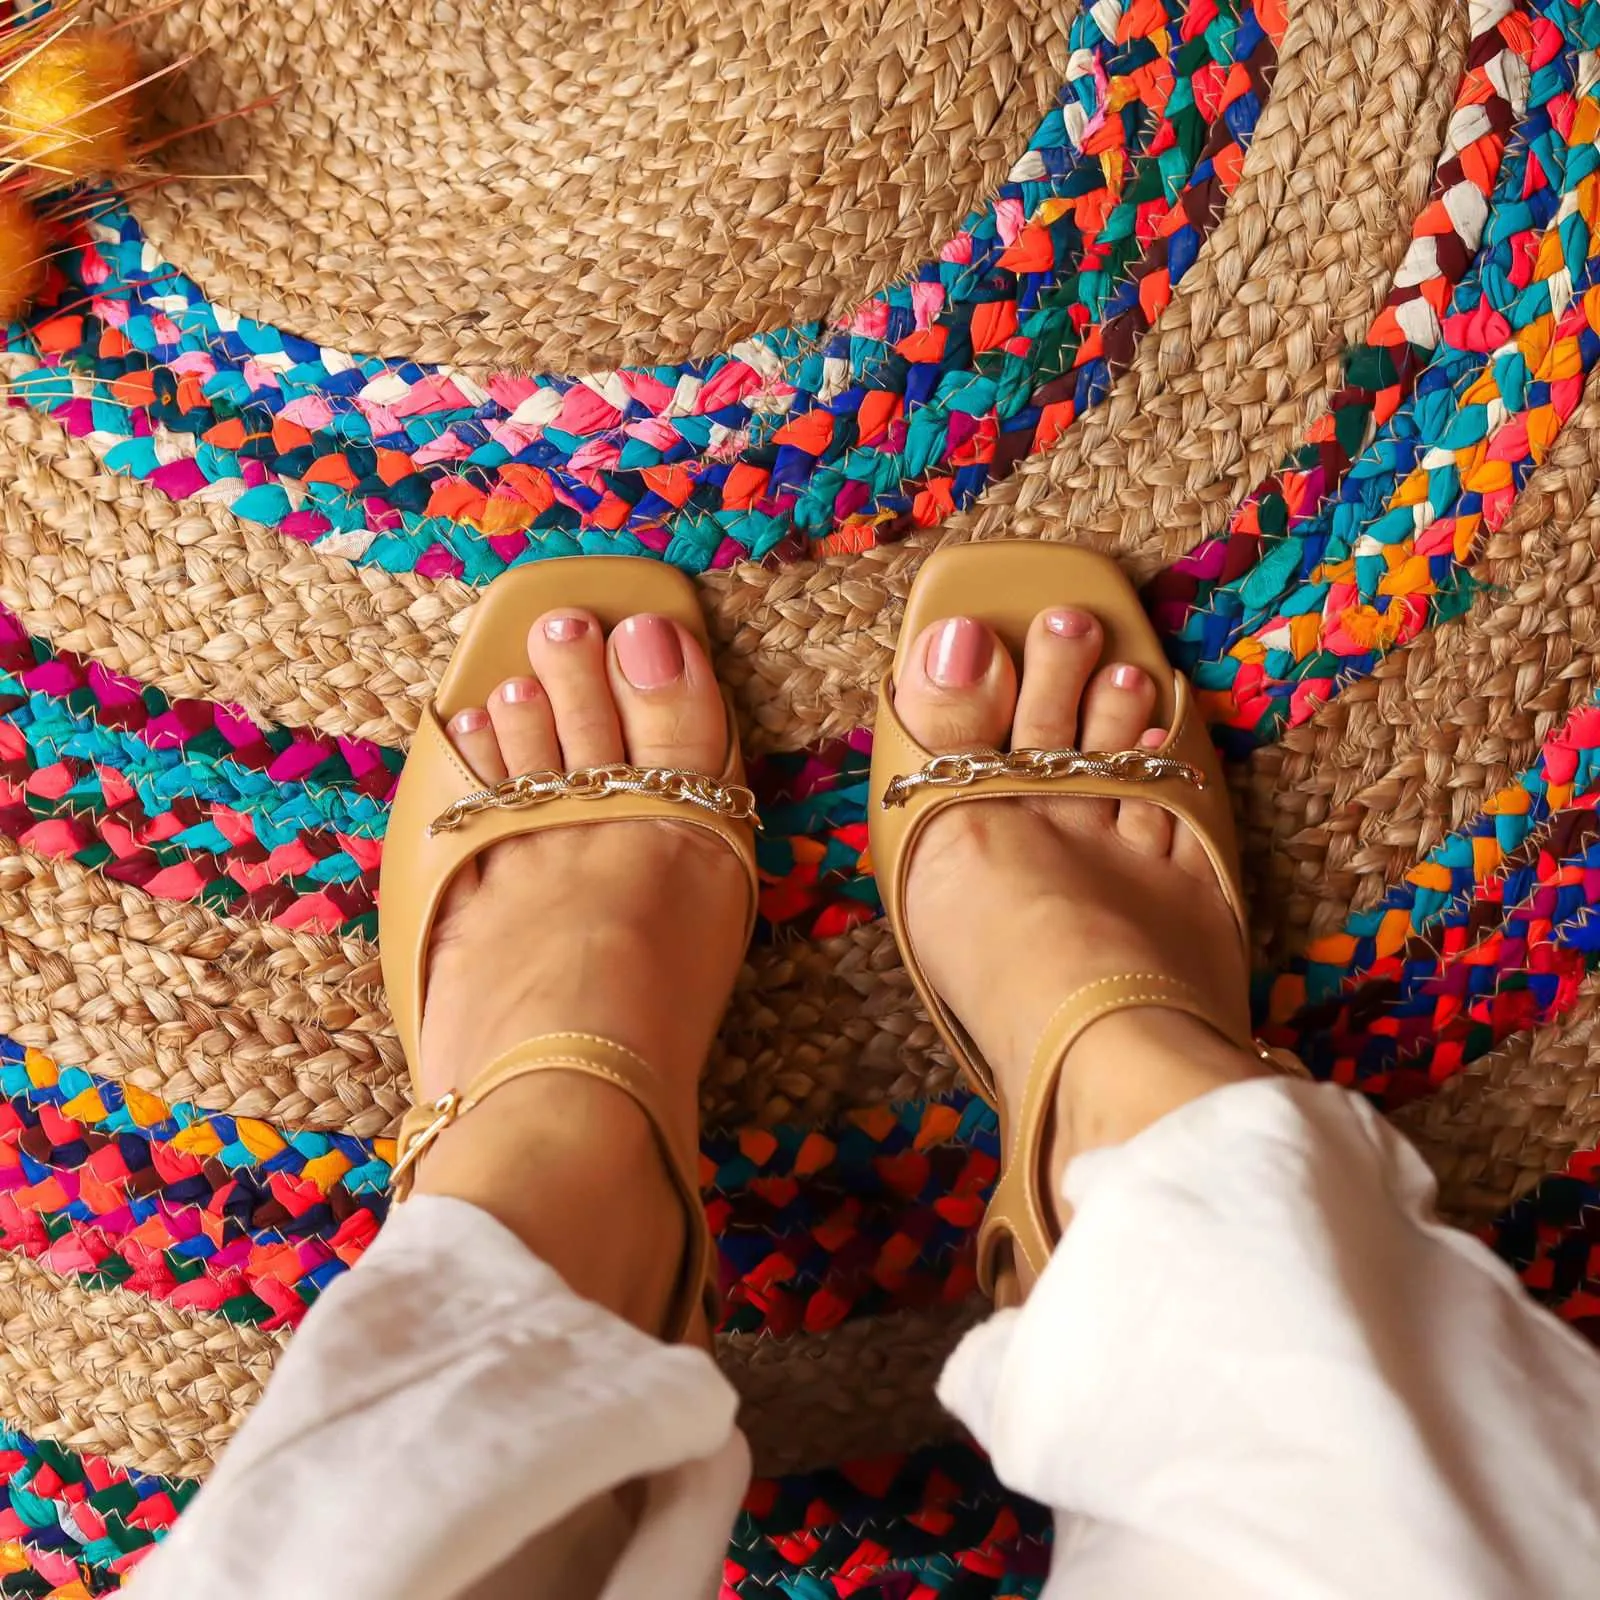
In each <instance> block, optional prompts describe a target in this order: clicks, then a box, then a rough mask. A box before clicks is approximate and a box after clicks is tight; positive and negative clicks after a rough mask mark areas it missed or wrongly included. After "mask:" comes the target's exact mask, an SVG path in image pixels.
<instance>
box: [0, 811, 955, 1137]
mask: <svg viewBox="0 0 1600 1600" xmlns="http://www.w3.org/2000/svg"><path fill="white" fill-rule="evenodd" d="M0 930H3V931H0V1033H5V1034H9V1035H10V1036H11V1037H12V1038H15V1039H16V1040H17V1041H18V1042H19V1043H21V1044H24V1045H28V1046H31V1047H33V1048H35V1049H39V1050H43V1051H44V1052H45V1053H46V1054H48V1055H50V1056H52V1057H54V1058H55V1059H57V1060H60V1061H63V1062H70V1063H71V1064H73V1065H75V1066H81V1067H84V1068H85V1069H87V1070H88V1071H91V1072H94V1073H97V1074H99V1075H100V1076H102V1077H107V1078H112V1079H116V1080H118V1081H127V1082H129V1083H132V1084H134V1085H135V1086H136V1087H138V1088H141V1089H145V1090H148V1091H150V1092H151V1093H153V1094H157V1095H159V1096H161V1098H163V1099H165V1100H168V1101H175V1100H182V1101H188V1102H191V1103H193V1104H195V1105H198V1106H201V1107H203V1108H205V1109H206V1110H211V1111H225V1112H228V1113H231V1114H233V1115H236V1116H248V1117H259V1118H261V1119H262V1120H264V1121H267V1122H272V1123H276V1124H279V1125H282V1126H286V1127H291V1128H311V1129H318V1130H337V1131H341V1132H345V1133H353V1134H357V1135H359V1136H361V1137H363V1138H378V1137H383V1136H386V1135H389V1134H392V1133H393V1132H394V1130H395V1127H396V1126H397V1125H398V1122H399V1119H400V1115H401V1113H402V1111H403V1110H404V1108H405V1106H406V1104H407V1103H408V1090H407V1087H406V1073H405V1066H404V1063H403V1061H402V1059H401V1055H400V1049H399V1044H398V1041H397V1040H396V1038H395V1035H394V1027H393V1023H392V1021H391V1019H390V1016H389V1011H388V1006H387V1004H386V1002H385V999H384V995H383V990H382V988H381V986H380V984H379V982H378V971H377V950H376V948H375V946H374V945H373V944H372V943H371V942H370V941H368V940H365V939H359V938H354V937H351V938H337V937H335V936H333V935H329V934H312V933H303V932H298V931H296V930H293V929H289V928H283V927H278V926H276V925H274V924H270V923H259V922H251V921H243V920H240V919H237V918H231V917H222V916H219V915H217V914H216V913H215V912H212V911H210V910H208V909H207V908H206V907H204V906H201V905H198V904H194V903H192V902H185V901H174V900H158V899H155V898H153V897H151V896H149V895H147V894H145V893H144V891H143V890H140V889H137V888H133V887H131V886H129V885H125V884H115V883H112V882H110V881H109V880H107V879H106V878H104V877H103V876H101V875H100V874H99V873H96V872H92V871H90V870H88V869H86V868H84V867H81V866H78V865H77V864H76V863H74V862H71V861H62V860H46V859H44V858H42V857H40V856H38V855H35V854H33V853H31V852H29V851H26V850H19V849H17V847H16V846H15V845H14V844H13V843H11V842H10V841H8V840H4V839H0ZM954 1082H955V1074H954V1068H953V1066H952V1064H951V1062H950V1060H949V1058H948V1057H947V1056H946V1054H945V1052H944V1050H943V1049H942V1047H941V1046H940V1045H939V1042H938V1038H937V1035H936V1034H935V1033H934V1031H933V1027H932V1025H931V1024H930V1023H929V1022H928V1020H927V1018H926V1017H925V1016H924V1015H923V1013H922V1011H921V1008H920V1007H919V1006H918V1005H917V1003H916V1000H915V998H914V996H913V994H912V990H911V983H910V979H909V978H908V977H907V976H906V974H905V971H904V968H903V967H902V966H901V965H900V961H899V957H898V954H897V953H896V951H895V947H894V941H893V939H892V937H891V936H890V934H889V931H888V928H887V926H886V925H885V924H884V923H882V922H875V923H869V924H866V925H864V926H861V927H858V928H854V929H852V930H851V931H850V932H848V933H845V934H841V935H839V936H837V937H836V938H831V939H824V940H819V941H815V942H801V941H793V942H785V943H781V944H773V945H766V946H761V947H759V948H757V949H756V950H754V951H752V953H751V956H750V959H749V960H748V961H747V962H746V963H745V966H744V968H743V970H742V971H741V973H740V975H739V980H738V984H737V987H736V989H735V992H734V997H733V1001H732V1003H731V1005H730V1007H729V1010H728V1015H727V1019H726V1021H725V1023H724V1026H723V1029H722V1033H721V1035H720V1037H719V1039H718V1041H717V1043H716V1045H715V1046H714V1048H713V1051H712V1055H711V1059H710V1061H709V1062H708V1064H707V1067H706V1073H705V1078H704V1081H703V1084H702V1090H701V1104H702V1114H703V1116H704V1117H705V1119H706V1120H707V1121H708V1123H710V1124H712V1125H716V1126H734V1125H738V1124H743V1123H752V1122H757V1123H773V1122H794V1121H815V1120H820V1119H822V1118H825V1117H829V1116H832V1115H835V1114H837V1113H840V1112H843V1111H848V1110H851V1109H853V1108H856V1107H861V1106H867V1105H873V1104H879V1103H881V1102H883V1101H885V1100H890V1099H901V1100H904V1099H915V1098H920V1097H922V1096H925V1095H933V1094H941V1093H943V1092H944V1091H946V1090H947V1089H950V1088H952V1087H953V1086H954Z"/></svg>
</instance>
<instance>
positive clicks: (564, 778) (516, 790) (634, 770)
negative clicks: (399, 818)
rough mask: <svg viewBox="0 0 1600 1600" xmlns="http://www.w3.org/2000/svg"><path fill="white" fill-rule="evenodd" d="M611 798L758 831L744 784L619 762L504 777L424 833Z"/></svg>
mask: <svg viewBox="0 0 1600 1600" xmlns="http://www.w3.org/2000/svg"><path fill="white" fill-rule="evenodd" d="M615 794H634V795H644V796H646V797H648V798H650V799H652V800H674V801H678V802H680V803H681V804H683V805H687V806H698V807H699V808H700V809H701V810H702V811H714V812H715V813H716V814H717V815H718V816H720V817H727V818H729V819H730V820H732V821H734V822H754V823H755V825H756V827H757V828H760V826H761V821H760V819H759V818H758V817H757V816H756V797H755V795H754V794H752V793H751V792H750V790H748V789H746V788H745V787H744V786H743V785H742V784H737V783H718V782H717V780H716V779H715V778H708V777H706V775H705V774H704V773H702V772H683V771H680V770H679V769H678V768H676V767H633V766H629V765H628V764H627V763H626V762H621V761H617V762H613V763H612V764H611V765H610V766H605V767H580V768H579V769H578V771H576V772H524V773H522V774H521V775H520V776H518V777H515V778H507V779H506V780H505V781H504V782H503V783H497V784H495V785H494V786H493V787H492V788H488V789H480V790H478V791H477V793H475V794H469V795H463V796H462V797H461V799H459V800H457V801H455V802H454V804H452V805H450V806H449V807H447V808H446V809H445V810H444V811H443V812H441V813H440V815H439V816H438V817H436V818H435V819H434V821H433V823H432V824H431V825H430V826H429V828H428V832H429V834H430V835H432V834H435V833H449V832H450V830H451V829H452V828H459V827H460V826H461V824H462V823H463V822H465V821H466V820H467V818H468V817H475V816H477V814H478V813H479V812H480V811H499V810H503V809H507V808H510V809H517V808H520V807H524V806H537V805H543V804H544V802H545V801H546V800H604V799H606V798H607V797H608V796H610V795H615Z"/></svg>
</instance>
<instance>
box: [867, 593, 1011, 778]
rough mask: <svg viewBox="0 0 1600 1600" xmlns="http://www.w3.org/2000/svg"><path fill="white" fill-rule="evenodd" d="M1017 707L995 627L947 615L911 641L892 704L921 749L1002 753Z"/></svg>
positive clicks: (1008, 660) (1007, 658)
mask: <svg viewBox="0 0 1600 1600" xmlns="http://www.w3.org/2000/svg"><path fill="white" fill-rule="evenodd" d="M1016 705H1017V672H1016V668H1015V667H1014V666H1013V665H1012V662H1011V657H1010V655H1009V654H1008V653H1007V651H1006V649H1005V646H1004V645H1002V644H1001V643H1000V641H999V639H998V638H997V637H996V636H995V634H994V631H993V629H991V628H989V627H988V626H986V625H985V624H984V623H982V622H978V621H977V620H975V619H974V618H972V617H946V618H945V619H944V621H942V622H935V623H933V624H932V625H931V626H929V627H927V628H925V629H924V630H923V631H922V633H920V634H919V635H918V636H917V638H916V639H915V640H914V641H913V643H912V646H911V650H910V652H909V653H908V655H907V656H906V660H905V664H904V665H903V666H902V667H901V668H900V671H899V673H898V674H897V675H896V678H895V686H894V706H895V710H896V711H897V712H898V713H899V716H900V720H901V721H902V722H903V723H904V724H905V725H906V730H907V732H909V733H910V735H911V737H912V738H913V739H915V740H916V741H917V743H918V744H920V745H921V746H922V747H923V749H925V750H932V751H934V752H935V753H936V754H942V753H943V752H945V751H950V750H978V749H991V750H1003V749H1005V748H1006V746H1007V744H1008V743H1009V734H1010V728H1011V718H1012V714H1013V712H1014V711H1015V710H1016Z"/></svg>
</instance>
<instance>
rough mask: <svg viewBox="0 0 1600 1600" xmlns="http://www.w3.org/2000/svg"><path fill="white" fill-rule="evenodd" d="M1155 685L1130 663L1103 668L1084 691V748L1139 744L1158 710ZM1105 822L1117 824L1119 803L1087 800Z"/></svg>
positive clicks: (1121, 747) (1081, 736)
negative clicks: (1152, 716)
mask: <svg viewBox="0 0 1600 1600" xmlns="http://www.w3.org/2000/svg"><path fill="white" fill-rule="evenodd" d="M1155 704H1156V686H1155V683H1154V682H1153V681H1152V679H1151V677H1150V675H1149V673H1147V672H1145V671H1143V670H1142V669H1141V668H1139V667H1135V666H1130V665H1129V664H1128V663H1127V662H1113V663H1112V664H1111V665H1110V666H1105V667H1102V668H1101V669H1100V670H1099V671H1098V672H1097V673H1095V675H1094V676H1093V677H1092V678H1091V679H1090V680H1089V686H1088V688H1087V689H1085V690H1084V692H1083V711H1082V715H1081V719H1080V720H1081V724H1082V731H1081V732H1080V733H1079V735H1078V740H1079V746H1080V748H1081V749H1084V750H1089V751H1105V750H1127V749H1130V748H1131V747H1132V746H1134V745H1136V744H1137V743H1138V742H1139V735H1140V734H1141V733H1143V732H1144V730H1145V729H1146V728H1147V727H1149V725H1150V715H1151V713H1152V712H1153V711H1154V710H1155ZM1083 804H1084V807H1085V811H1086V813H1088V812H1090V811H1091V808H1092V814H1093V815H1094V816H1096V817H1098V818H1099V819H1100V820H1101V821H1102V822H1111V821H1114V820H1115V818H1116V815H1117V803H1116V802H1115V801H1111V800H1103V801H1084V802H1083Z"/></svg>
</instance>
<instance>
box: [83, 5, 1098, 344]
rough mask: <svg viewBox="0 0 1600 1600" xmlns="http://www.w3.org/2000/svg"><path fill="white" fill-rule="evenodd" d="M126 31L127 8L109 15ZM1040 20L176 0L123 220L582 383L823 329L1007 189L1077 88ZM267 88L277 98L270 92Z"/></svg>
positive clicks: (397, 338)
mask: <svg viewBox="0 0 1600 1600" xmlns="http://www.w3.org/2000/svg"><path fill="white" fill-rule="evenodd" d="M100 9H101V10H103V11H104V12H106V13H110V14H119V15H120V14H126V13H128V12H129V11H131V10H133V9H136V8H134V7H132V6H130V5H129V4H127V3H125V0H106V3H105V4H104V5H103V6H102V7H101V8H100ZM1066 20H1067V19H1066V16H1065V15H1064V14H1063V13H1062V12H1061V11H1060V10H1059V9H1058V8H1054V7H1051V6H1048V5H1045V4H1043V3H1042V0H1005V3H1003V4H1001V5H998V6H997V5H994V4H988V3H982V4H980V3H979V0H956V3H953V4H946V5H941V6H937V7H929V6H926V5H922V4H919V3H917V0H868V3H865V4H859V5H853V6H839V5H836V4H833V3H831V0H805V3H803V4H800V5H797V6H787V7H784V8H782V9H781V10H776V11H775V10H773V9H771V8H763V7H760V6H749V5H747V6H742V7H734V8H731V9H730V8H729V7H728V6H727V5H723V4H716V5H713V4H711V3H709V0H630V3H628V4H625V5H620V6H607V7H600V8H593V9H587V10H579V9H571V8H564V7H560V6H504V5H495V4H493V3H492V0H464V3H460V4H456V5H453V6H451V7H450V8H448V10H446V11H439V10H437V9H435V8H431V7H395V6H391V5H387V4H382V3H380V0H349V3H346V4H341V5H338V6H332V7H329V6H318V5H315V4H310V3H307V4H302V5H300V6H299V7H297V8H294V9H293V10H292V12H291V14H290V15H288V16H286V15H285V13H284V11H283V10H282V9H281V8H267V9H264V8H262V7H260V6H257V5H252V4H250V3H249V0H180V3H179V4H178V5H175V6H173V7H171V8H170V9H166V10H164V11H162V12H160V13H157V14H156V15H155V16H154V17H153V18H152V19H151V20H150V21H149V22H148V23H146V24H145V25H144V29H143V31H144V33H145V34H146V36H147V37H148V39H149V41H150V44H151V46H152V48H154V49H156V50H159V51H160V52H161V53H162V54H163V55H165V56H167V57H175V56H180V55H187V54H190V53H191V52H197V53H198V58H197V60H196V61H195V63H194V65H193V66H192V67H191V68H190V69H189V71H188V73H187V74H186V75H185V78H184V80H183V84H184V91H185V93H186V96H187V100H186V103H182V104H179V105H177V106H175V107H174V108H173V111H172V116H173V120H174V121H175V122H176V123H178V124H180V125H182V124H185V123H188V124H193V123H200V122H206V121H210V120H211V119H213V118H215V117H217V116H218V115H220V114H223V113H226V112H228V111H231V110H236V109H238V108H239V107H242V106H245V105H251V104H253V103H255V102H258V101H261V100H263V99H265V100H267V103H266V104H260V105H255V108H254V109H253V110H252V111H251V112H250V114H249V115H248V116H246V117H236V118H232V119H230V120H227V121H224V122H222V123H220V124H219V125H218V126H217V127H216V128H215V129H214V130H213V131H212V132H211V133H210V134H209V135H207V136H206V137H205V138H204V139H203V140H200V141H193V142H191V144H190V145H189V146H186V147H182V148H181V149H180V154H181V157H182V164H183V166H184V167H185V168H186V169H187V170H193V169H194V168H195V167H197V166H198V167H199V168H200V169H201V170H210V171H215V172H220V173H226V174H242V175H246V176H244V177H236V178H234V179H233V181H230V182H228V183H226V184H219V183H208V182H204V181H200V182H183V181H178V182H174V183H171V184H164V185H162V186H161V187H159V188H157V189H155V190H153V191H151V192H150V193H148V194H141V195H139V196H137V197H136V199H135V203H134V209H135V211H136V212H137V213H138V215H139V218H140V220H141V222H143V224H144V225H145V227H146V228H147V229H148V231H149V235H150V237H151V239H152V240H153V241H154V242H155V243H156V244H157V246H158V247H159V248H160V249H161V250H162V253H163V254H164V255H165V256H166V258H167V259H169V260H171V261H173V262H174V263H176V264H177V265H178V266H179V267H181V268H182V269H184V270H185V271H187V272H189V273H191V274H192V275H193V276H195V277H196V278H197V279H199V281H201V282H202V283H204V284H205V286H206V287H207V289H208V290H210V291H211V292H212V293H214V294H216V295H217V296H218V297H219V298H221V299H222V300H223V301H225V302H226V303H228V304H230V305H231V306H232V308H233V309H234V310H236V311H239V312H241V313H243V314H246V315H249V316H253V317H256V318H259V319H262V320H266V321H271V322H278V323H281V324H283V325H284V326H286V327H289V328H292V329H293V330H294V331H295V332H296V333H297V334H299V335H301V336H302V337H304V338H307V339H314V340H317V341H318V342H320V343H323V344H327V345H332V346H334V347H336V348H340V349H348V348H352V347H353V348H356V349H359V350H363V351H368V352H371V353H373V354H377V355H385V356H398V357H403V358H405V359H408V360H418V361H447V362H451V363H454V364H457V365H473V364H479V365H482V364H493V365H494V366H496V367H499V368H504V367H507V366H513V367H514V366H528V365H537V366H540V367H543V368H546V369H550V370H555V371H589V370H592V369H594V368H596V367H602V366H614V365H624V364H630V363H634V364H644V365H649V364H651V363H653V362H656V361H664V360H677V359H680V358H683V357H692V356H704V355H708V354H710V353H711V352H713V351H714V350H717V349H719V348H722V347H724V346H726V345H727V344H730V343H732V342H733V341H735V340H737V339H739V338H740V337H742V336H743V335H745V334H747V333H750V332H752V331H754V330H755V329H757V328H760V327H770V326H776V325H783V324H788V323H797V322H805V321H809V320H811V319H814V318H823V319H831V318H834V317H837V316H840V315H843V314H846V313H848V312H849V311H851V310H852V309H853V308H854V307H855V306H856V305H857V304H858V303H859V302H861V301H863V300H865V299H866V298H867V297H868V296H869V295H870V294H871V293H873V292H874V291H875V290H876V289H878V288H879V287H880V286H881V285H882V284H884V283H885V282H888V281H890V280H892V279H894V278H896V277H898V276H900V275H901V274H902V273H904V272H905V271H907V270H908V269H909V268H911V267H912V266H914V265H915V264H916V263H917V262H919V261H921V260H922V259H924V258H926V257H927V256H928V255H930V254H931V253H932V251H933V250H934V249H936V248H937V246H938V245H939V244H941V243H942V242H943V241H944V240H945V239H946V238H947V237H949V235H950V234H952V233H953V232H954V231H955V230H956V228H957V227H958V226H959V225H960V223H961V221H962V219H963V217H964V216H965V215H966V214H967V213H968V212H969V211H970V210H971V209H972V208H974V207H975V206H977V205H979V204H981V203H982V202H983V201H984V199H985V198H986V197H987V196H988V194H989V193H990V192H991V191H992V190H993V189H994V188H995V186H996V185H998V184H999V183H1000V182H1001V181H1002V180H1003V179H1004V178H1005V177H1006V175H1007V173H1008V172H1009V171H1010V169H1011V167H1012V165H1013V163H1014V162H1015V161H1016V159H1017V157H1018V156H1019V154H1020V153H1021V152H1022V150H1023V149H1024V147H1025V145H1026V142H1027V139H1028V137H1029V135H1030V134H1031V133H1032V132H1033V131H1034V129H1035V128H1036V127H1037V126H1038V124H1039V122H1040V120H1041V118H1042V117H1043V116H1044V113H1045V112H1046V111H1047V110H1048V109H1049V107H1050V106H1051V104H1052V103H1053V101H1054V99H1055V96H1056V94H1057V93H1058V92H1059V90H1060V88H1061V84H1062V81H1063V79H1064V77H1065V75H1066V69H1067V61H1068V54H1069V51H1068V42H1067V33H1066V26H1065V23H1066ZM268 97H270V98H268Z"/></svg>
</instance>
